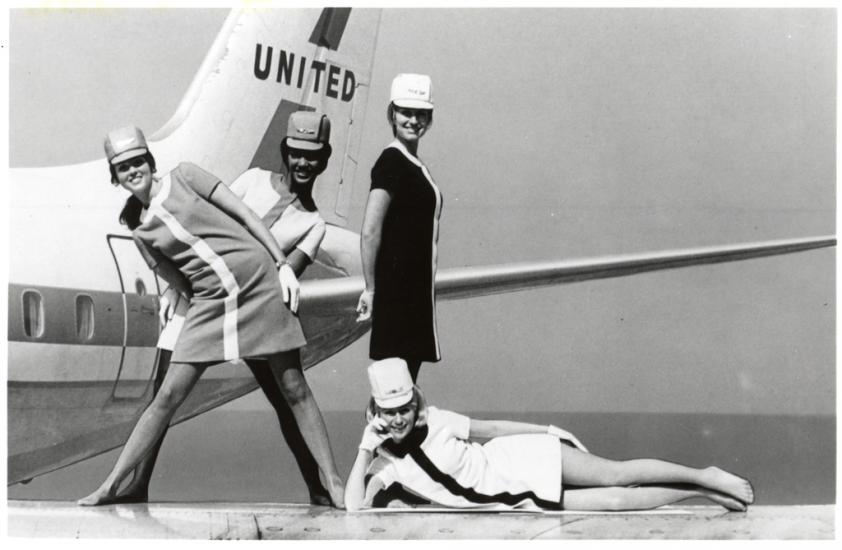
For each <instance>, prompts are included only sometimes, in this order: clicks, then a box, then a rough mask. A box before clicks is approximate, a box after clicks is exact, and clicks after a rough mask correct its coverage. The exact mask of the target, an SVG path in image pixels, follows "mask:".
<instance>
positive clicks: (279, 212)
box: [158, 168, 326, 350]
mask: <svg viewBox="0 0 842 550" xmlns="http://www.w3.org/2000/svg"><path fill="white" fill-rule="evenodd" d="M288 182H289V177H288V176H287V174H286V173H276V172H270V171H268V170H263V169H261V168H251V169H249V170H246V171H245V172H243V173H242V174H241V175H240V176H238V177H237V179H235V180H234V182H233V183H232V184H231V187H230V189H231V191H232V192H233V193H234V195H236V196H237V197H238V198H239V199H240V200H241V201H243V203H245V205H246V206H248V207H249V208H250V209H251V210H252V211H254V213H255V214H257V215H258V216H259V217H260V219H261V220H262V221H263V223H264V224H265V225H266V226H267V227H268V228H269V232H270V233H272V236H273V237H274V238H275V241H277V243H278V246H279V247H280V248H281V250H282V251H283V252H284V254H289V253H290V252H291V251H292V250H293V249H298V250H300V251H301V252H303V253H304V254H306V255H307V257H309V258H310V261H313V260H314V259H315V258H316V254H317V253H318V251H319V246H320V245H321V243H322V240H323V239H324V236H325V230H326V224H325V221H324V219H322V217H321V215H320V214H319V211H318V209H317V208H316V205H315V203H312V201H311V200H308V201H302V199H301V197H299V196H298V195H297V194H296V193H294V192H292V190H290V188H289V183H288ZM186 311H187V308H186V304H184V303H183V302H179V303H178V304H177V307H176V310H175V315H174V316H173V318H172V319H170V320H169V321H168V322H167V325H166V326H165V327H164V330H162V331H161V335H160V337H159V338H158V347H159V348H161V349H165V350H172V349H173V348H174V347H175V343H176V342H177V341H178V336H179V334H180V333H181V329H182V327H183V325H184V315H185V314H186Z"/></svg>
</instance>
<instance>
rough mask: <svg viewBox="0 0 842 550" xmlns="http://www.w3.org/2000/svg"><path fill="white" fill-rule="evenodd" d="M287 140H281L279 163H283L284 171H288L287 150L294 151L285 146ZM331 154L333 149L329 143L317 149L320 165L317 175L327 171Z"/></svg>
mask: <svg viewBox="0 0 842 550" xmlns="http://www.w3.org/2000/svg"><path fill="white" fill-rule="evenodd" d="M287 139H288V138H284V139H282V140H281V162H283V163H284V166H285V167H286V169H287V170H289V159H287V155H289V150H290V149H295V147H290V146H289V145H287ZM331 154H333V148H332V147H331V146H330V143H325V144H324V147H322V148H321V149H319V157H320V158H319V160H320V161H321V163H322V169H321V170H319V174H321V173H322V172H324V171H325V170H327V163H328V161H329V160H330V155H331ZM317 175H318V174H317Z"/></svg>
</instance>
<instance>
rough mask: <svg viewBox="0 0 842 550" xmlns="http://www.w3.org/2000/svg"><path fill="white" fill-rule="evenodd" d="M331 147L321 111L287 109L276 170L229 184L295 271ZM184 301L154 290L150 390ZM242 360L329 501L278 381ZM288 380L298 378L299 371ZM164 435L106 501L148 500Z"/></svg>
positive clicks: (301, 263) (310, 256)
mask: <svg viewBox="0 0 842 550" xmlns="http://www.w3.org/2000/svg"><path fill="white" fill-rule="evenodd" d="M331 151H332V150H331V147H330V120H329V119H328V117H327V116H326V115H324V114H321V113H318V112H312V111H297V112H294V113H292V114H291V115H290V117H289V121H288V124H287V133H286V136H285V137H284V139H283V140H281V144H280V150H279V153H280V159H281V161H282V162H281V163H282V165H283V166H282V167H281V171H280V172H270V171H269V170H263V169H261V168H251V169H249V170H247V171H246V172H244V173H243V174H241V175H240V176H239V177H237V179H235V180H234V182H233V183H232V184H231V187H230V189H231V191H232V192H233V193H234V195H236V196H237V198H239V199H240V200H242V201H243V202H244V203H245V205H246V206H248V207H249V208H250V209H251V210H252V211H254V213H255V214H257V215H258V216H259V217H260V219H261V220H262V221H263V223H264V224H265V225H266V226H267V227H268V228H269V232H270V233H271V234H272V236H273V237H274V238H275V241H276V242H277V243H278V246H279V247H280V248H281V250H282V251H283V253H284V254H285V255H286V258H287V263H289V265H290V266H291V267H292V270H293V271H294V272H295V276H296V277H300V276H301V274H302V273H303V272H304V270H305V269H306V268H307V266H308V265H309V264H310V263H312V262H313V261H314V260H315V258H316V254H317V252H318V250H319V246H320V245H321V242H322V239H323V238H324V235H325V222H324V220H323V219H322V217H321V216H320V215H319V211H318V208H316V203H315V201H314V200H313V187H314V185H315V182H316V179H317V178H318V176H319V175H320V174H321V173H322V172H324V171H325V169H326V168H327V165H328V160H329V159H330V155H331ZM125 218H126V217H125V216H124V219H125ZM126 222H127V225H128V227H129V229H134V228H135V227H136V226H137V225H139V224H140V222H139V220H137V221H136V222H134V223H133V222H132V221H131V220H129V219H127V220H126ZM187 305H188V300H186V299H184V297H182V296H180V295H179V294H178V293H177V292H175V291H174V289H173V288H172V287H170V288H169V289H167V291H165V292H164V295H163V296H162V297H161V308H160V309H161V317H162V318H161V324H162V325H164V330H163V331H162V333H161V337H160V339H159V341H158V349H159V354H158V357H159V359H158V367H157V369H156V377H155V391H156V392H157V390H158V387H159V386H160V384H161V382H162V381H163V379H164V376H166V372H167V369H168V366H169V363H170V356H171V355H172V350H173V347H174V346H175V343H176V341H177V340H178V335H179V332H180V330H181V326H182V325H183V323H184V315H185V313H186V311H187ZM246 365H247V366H248V367H249V369H250V370H251V372H252V374H253V375H254V378H255V380H256V381H257V383H258V385H259V386H260V389H261V390H262V391H263V394H264V395H265V396H266V398H267V399H268V400H269V403H271V405H272V408H274V409H275V413H276V415H277V417H278V422H279V423H280V426H281V432H282V433H283V436H284V439H285V440H286V442H287V445H288V446H289V448H290V450H291V451H292V454H293V456H294V457H295V461H296V463H297V464H298V468H299V470H300V471H301V475H302V477H303V478H304V482H305V483H306V485H307V490H308V493H309V495H310V504H315V505H322V506H331V505H332V504H333V503H332V501H331V498H330V494H329V493H328V491H327V489H325V487H324V485H323V484H322V482H321V480H320V479H319V466H318V464H317V463H316V459H315V458H314V457H313V454H312V453H311V452H310V449H309V448H307V444H306V443H305V442H304V439H303V437H302V436H301V430H300V429H299V427H298V424H297V422H296V421H295V417H294V416H293V413H292V411H291V410H290V408H289V405H288V404H287V400H286V398H285V397H284V395H283V389H282V388H281V387H280V386H279V384H278V381H277V380H276V379H275V377H274V376H273V375H272V373H271V372H270V370H269V369H268V368H267V366H266V365H265V364H264V363H263V362H261V361H248V362H246ZM296 380H297V382H298V383H300V382H302V381H303V380H304V377H303V374H302V375H301V376H300V377H297V378H296ZM165 435H166V430H165V431H164V433H163V434H161V437H160V438H159V439H158V441H157V442H156V443H155V445H154V446H153V448H152V450H150V451H149V453H148V454H147V455H146V456H145V457H144V458H143V460H142V461H141V462H140V464H138V466H137V467H136V468H135V470H134V475H133V477H132V479H131V481H130V482H129V483H127V484H126V485H125V486H124V487H123V488H122V489H121V490H120V492H119V494H117V496H116V497H115V498H114V499H113V500H112V501H111V502H112V503H114V504H117V503H133V502H146V501H147V500H148V498H149V482H150V480H151V479H152V471H153V469H154V467H155V461H156V460H157V457H158V451H159V450H160V448H161V444H162V443H163V440H164V436H165Z"/></svg>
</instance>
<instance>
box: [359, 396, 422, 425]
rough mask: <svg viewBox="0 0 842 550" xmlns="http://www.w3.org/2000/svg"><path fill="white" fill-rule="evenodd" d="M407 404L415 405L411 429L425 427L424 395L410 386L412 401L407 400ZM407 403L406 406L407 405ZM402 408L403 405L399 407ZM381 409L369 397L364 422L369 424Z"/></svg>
mask: <svg viewBox="0 0 842 550" xmlns="http://www.w3.org/2000/svg"><path fill="white" fill-rule="evenodd" d="M409 403H414V404H415V425H414V426H413V428H417V427H419V426H426V425H427V400H426V399H425V398H424V394H423V393H421V388H419V387H418V386H412V399H410V400H409ZM409 403H407V405H408V404H409ZM401 406H404V405H401ZM382 408H383V407H381V406H379V405H378V404H377V403H376V402H375V401H374V398H373V397H371V398H369V400H368V407H366V408H365V421H366V423H368V422H371V420H372V419H373V418H374V417H375V416H377V414H378V413H379V412H380V411H381V410H382Z"/></svg>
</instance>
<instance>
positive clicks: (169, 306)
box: [158, 287, 181, 327]
mask: <svg viewBox="0 0 842 550" xmlns="http://www.w3.org/2000/svg"><path fill="white" fill-rule="evenodd" d="M179 300H181V294H179V293H178V291H177V290H176V289H174V288H173V287H167V289H166V290H165V291H164V293H163V294H162V295H161V298H160V300H159V301H158V317H159V318H160V320H161V326H162V327H164V326H166V325H167V323H168V322H169V321H170V319H172V317H173V315H175V309H176V307H178V302H179Z"/></svg>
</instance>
